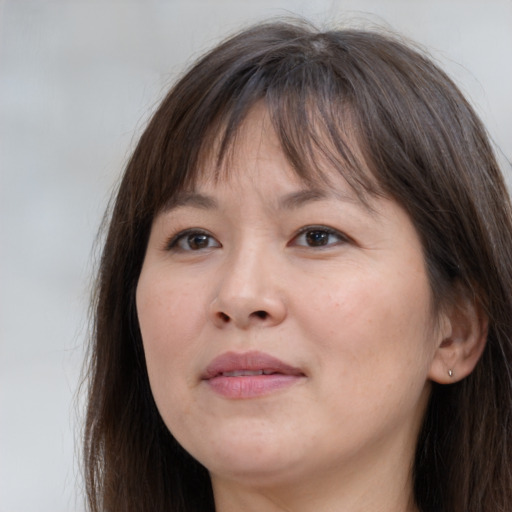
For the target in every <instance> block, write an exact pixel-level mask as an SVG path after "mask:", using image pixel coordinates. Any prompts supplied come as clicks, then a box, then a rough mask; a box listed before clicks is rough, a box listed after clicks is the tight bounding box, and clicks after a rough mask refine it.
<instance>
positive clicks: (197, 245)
mask: <svg viewBox="0 0 512 512" xmlns="http://www.w3.org/2000/svg"><path fill="white" fill-rule="evenodd" d="M216 247H221V245H220V243H219V242H218V241H217V240H216V239H215V238H214V237H213V236H212V235H210V234H208V233H205V232H203V231H197V230H186V231H182V232H181V233H178V234H177V235H176V236H175V237H174V238H173V239H172V240H171V241H170V242H169V244H168V246H167V248H168V250H170V251H173V250H175V251H201V250H204V249H213V248H216Z"/></svg>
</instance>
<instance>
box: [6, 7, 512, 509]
mask: <svg viewBox="0 0 512 512" xmlns="http://www.w3.org/2000/svg"><path fill="white" fill-rule="evenodd" d="M293 13H295V14H299V15H305V16H307V17H309V18H311V19H313V20H317V21H320V22H330V23H332V22H334V21H338V22H344V21H346V20H351V21H352V23H354V20H356V21H355V22H356V23H357V24H361V20H366V22H365V24H366V25H368V23H370V24H371V23H377V24H381V25H382V24H384V25H388V26H390V27H392V28H394V29H396V30H398V31H399V32H402V33H404V34H405V35H406V36H409V37H411V38H413V39H416V40H417V41H419V42H420V43H423V44H425V45H427V46H428V47H429V48H430V50H431V52H432V54H433V55H434V56H435V57H436V58H437V59H438V60H439V61H440V62H441V63H442V65H443V67H444V68H445V69H446V70H447V71H448V72H449V73H450V74H451V75H452V76H453V77H454V78H455V80H456V81H457V82H458V83H459V84H460V85H461V87H462V88H463V90H464V91H465V92H466V93H467V95H468V96H469V97H470V99H471V101H472V102H473V104H474V105H475V106H476V108H477V110H478V111H479V113H480V114H481V115H482V117H483V119H484V121H485V123H486V124H487V126H488V129H489V131H490V133H491V135H492V137H493V139H494V140H495V141H496V143H497V145H498V146H499V147H500V148H501V159H502V162H503V164H504V167H506V172H507V173H508V174H509V175H510V168H509V166H507V165H506V160H509V161H510V160H512V98H511V94H512V58H511V54H512V1H511V0H501V1H500V0H494V1H492V0H486V1H484V0H482V1H476V0H464V1H462V0H461V1H454V0H443V1H439V0H437V1H436V0H431V1H427V0H425V1H423V0H409V1H406V0H403V1H401V0H379V1H377V0H375V1H370V0H357V1H349V0H347V1H342V0H338V1H336V0H332V1H328V0H314V1H312V0H310V1H299V0H288V1H283V0H274V1H269V0H251V1H249V0H238V1H234V0H212V1H208V0H169V1H149V0H146V1H142V0H140V1H126V0H125V1H123V2H108V1H87V2H86V1H84V2H73V1H69V0H68V1H65V0H61V1H52V2H43V1H39V2H35V1H25V0H4V1H3V2H2V1H0V512H46V511H48V512H50V511H51V512H61V511H73V510H74V511H80V510H83V504H82V497H81V493H82V484H81V480H80V474H79V470H78V464H77V460H78V455H77V453H78V452H77V448H75V440H76V438H77V437H79V436H80V431H79V425H80V414H81V412H82V408H81V406H80V400H79V399H76V391H77V386H78V382H79V373H80V364H81V361H82V358H83V350H84V346H85V340H86V337H87V300H88V294H89V290H90V286H91V285H90V283H91V275H92V269H93V266H94V261H95V259H96V257H97V251H94V250H93V249H92V247H93V242H94V239H95V236H96V232H97V229H98V226H99V223H100V220H101V216H102V213H103V210H104V209H105V206H106V204H107V201H108V198H109V194H110V191H111V190H112V188H113V186H114V185H115V183H116V180H117V179H118V177H119V173H120V171H121V169H122V167H123V163H124V162H125V161H126V158H127V156H128V154H129V152H130V150H131V148H133V145H134V142H135V141H136V139H137V136H138V135H139V134H140V132H141V130H142V128H143V126H144V123H145V121H146V120H147V118H148V115H149V113H150V112H151V111H152V110H153V109H154V107H155V105H156V104H157V102H158V100H159V99H160V98H161V97H162V95H163V93H164V91H165V90H166V88H167V86H168V85H169V84H170V83H171V82H172V80H173V77H175V76H176V75H177V73H179V72H180V70H182V69H183V66H184V65H185V64H186V63H188V62H190V60H191V59H192V58H194V57H196V56H198V55H199V54H200V53H201V52H202V51H203V50H205V49H206V48H208V47H210V46H212V45H213V44H214V43H215V42H216V41H218V39H219V38H220V37H221V36H224V35H225V34H226V33H228V32H230V31H233V30H234V29H237V28H239V27H240V26H241V25H244V24H247V23H248V22H251V21H255V20H258V19H262V18H267V17H270V16H276V15H281V16H283V15H290V14H293Z"/></svg>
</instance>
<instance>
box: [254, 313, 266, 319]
mask: <svg viewBox="0 0 512 512" xmlns="http://www.w3.org/2000/svg"><path fill="white" fill-rule="evenodd" d="M253 315H254V316H257V317H258V318H261V319H262V320H265V318H267V317H268V313H267V312H266V311H255V312H254V313H253Z"/></svg>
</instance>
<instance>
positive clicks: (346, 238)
mask: <svg viewBox="0 0 512 512" xmlns="http://www.w3.org/2000/svg"><path fill="white" fill-rule="evenodd" d="M308 231H325V232H326V233H328V234H329V235H334V236H337V237H338V238H339V239H340V240H339V242H338V243H336V244H332V243H331V244H327V245H324V246H321V245H319V246H317V247H315V246H308V245H306V244H295V242H296V240H297V239H298V238H299V237H300V236H302V235H304V234H306V233H307V232H308ZM351 241H352V239H351V238H350V237H349V236H348V235H346V234H345V233H343V232H342V231H340V230H338V229H334V228H331V227H329V226H324V225H321V224H313V225H310V226H304V227H303V228H300V229H299V230H298V231H297V232H296V233H295V235H294V236H293V237H292V239H291V240H290V242H289V243H288V245H298V246H299V247H310V248H313V249H315V248H316V249H322V248H329V247H333V246H336V245H339V244H340V243H349V242H351Z"/></svg>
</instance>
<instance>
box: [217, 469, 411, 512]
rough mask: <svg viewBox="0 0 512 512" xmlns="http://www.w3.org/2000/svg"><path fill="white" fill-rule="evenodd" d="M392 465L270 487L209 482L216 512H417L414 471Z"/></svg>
mask: <svg viewBox="0 0 512 512" xmlns="http://www.w3.org/2000/svg"><path fill="white" fill-rule="evenodd" d="M360 462H364V461H360ZM394 462H397V461H386V464H383V465H382V466H381V467H375V466H373V467H371V466H370V467H366V468H364V471H363V472H361V471H360V470H361V469H362V467H357V466H362V465H363V464H355V465H352V466H351V468H350V470H345V471H340V470H339V469H337V468H330V469H329V470H327V471H324V472H317V473H315V475H314V476H313V477H311V475H309V476H308V478H302V479H294V480H293V481H290V482H280V483H278V484H270V485H267V484H265V485H261V484H260V483H251V482H249V483H247V482H243V483H240V481H236V482H235V481H233V480H223V479H221V478H215V477H212V484H213V490H214V496H215V508H216V512H239V511H240V510H244V512H285V511H287V512H289V511H293V512H331V511H333V512H334V511H335V512H417V511H418V509H417V507H416V505H415V503H414V497H413V491H412V489H413V485H412V471H411V469H410V468H405V469H404V468H403V466H397V465H396V464H394Z"/></svg>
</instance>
